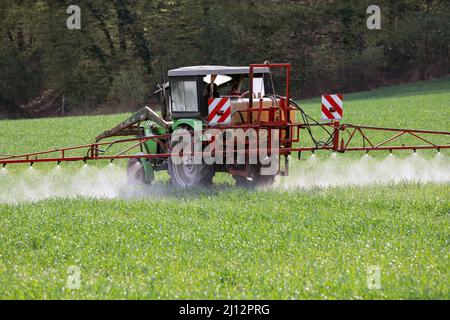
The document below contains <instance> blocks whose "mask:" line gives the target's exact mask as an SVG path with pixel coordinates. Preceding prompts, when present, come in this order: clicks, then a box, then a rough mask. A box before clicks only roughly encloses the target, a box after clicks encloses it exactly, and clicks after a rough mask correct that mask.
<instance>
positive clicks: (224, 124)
mask: <svg viewBox="0 0 450 320" xmlns="http://www.w3.org/2000/svg"><path fill="white" fill-rule="evenodd" d="M168 76H169V81H168V82H165V81H164V82H163V84H162V85H159V88H158V91H157V92H156V93H159V94H160V96H161V102H162V103H161V114H160V115H159V114H157V113H156V112H155V111H153V110H152V109H151V108H149V107H144V108H142V109H141V110H139V111H137V112H136V113H135V114H133V115H132V116H131V117H130V118H129V119H127V120H125V121H124V122H122V123H121V124H119V125H118V126H116V127H115V128H113V129H111V130H109V131H105V132H104V133H102V134H101V135H99V136H98V137H97V138H96V141H97V142H98V141H100V140H102V139H105V138H108V137H113V136H128V135H133V136H136V137H152V136H155V137H158V138H157V139H152V140H147V141H146V142H145V143H143V144H141V152H140V154H142V155H147V157H143V158H133V159H130V160H129V161H128V166H127V176H128V181H129V183H132V184H142V183H151V182H152V181H153V180H154V172H155V171H161V170H167V171H168V173H169V175H170V181H171V183H172V184H173V185H174V186H178V187H184V188H187V187H194V186H209V185H211V183H212V180H213V177H214V175H215V173H216V172H228V173H230V174H231V175H232V176H233V178H234V179H235V180H236V183H237V184H238V185H239V186H243V187H255V186H260V185H270V184H271V183H272V182H273V181H274V178H275V176H276V175H277V174H283V173H284V172H280V171H279V170H277V171H276V172H273V173H271V174H269V175H266V174H265V175H263V174H261V168H262V167H263V166H264V164H262V163H261V162H260V161H257V162H256V163H248V162H245V161H244V163H242V162H241V163H239V164H235V163H232V164H225V161H218V162H217V163H213V164H208V163H206V162H205V161H200V162H198V161H197V162H196V161H194V151H193V152H192V154H190V155H188V156H183V157H182V161H174V159H173V157H171V156H170V155H171V154H172V152H173V150H174V149H176V147H177V145H178V144H180V143H182V141H181V140H180V139H177V138H176V137H177V136H178V135H179V136H182V134H186V133H188V134H190V135H192V136H193V135H194V133H195V132H202V134H200V135H199V137H197V138H196V139H197V140H201V141H200V143H201V145H202V146H203V147H202V148H204V147H205V146H206V142H207V141H206V140H208V138H207V137H205V136H204V135H203V133H204V131H205V130H207V129H213V128H216V129H219V130H222V131H221V132H223V135H226V133H225V129H230V128H243V130H247V129H248V128H254V127H256V126H257V127H258V128H261V126H264V124H265V123H269V122H270V123H277V120H278V122H279V121H281V120H286V119H285V118H286V113H283V112H281V111H282V106H281V104H282V103H280V102H282V101H281V100H283V97H280V96H276V95H275V92H273V91H274V89H273V88H274V84H273V82H272V76H271V70H270V68H269V67H264V66H261V65H259V67H251V66H250V67H245V66H244V67H226V66H194V67H183V68H179V69H174V70H170V71H169V73H168ZM287 85H288V83H287ZM287 101H289V100H287ZM250 106H253V108H252V107H250ZM258 108H260V109H259V112H258V113H256V112H254V110H252V109H258ZM247 138H248V137H247ZM200 151H203V150H200ZM148 155H155V156H154V157H148ZM224 157H225V156H224ZM285 170H286V171H287V157H286V169H285Z"/></svg>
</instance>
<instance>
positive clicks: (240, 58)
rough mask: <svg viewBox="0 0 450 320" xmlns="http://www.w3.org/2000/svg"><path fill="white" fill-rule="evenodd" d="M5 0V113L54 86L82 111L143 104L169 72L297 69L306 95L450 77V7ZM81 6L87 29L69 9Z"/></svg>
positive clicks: (0, 41)
mask: <svg viewBox="0 0 450 320" xmlns="http://www.w3.org/2000/svg"><path fill="white" fill-rule="evenodd" d="M372 2H373V1H357V0H335V1H333V0H297V1H294V0H258V1H256V0H240V1H234V0H233V1H223V0H98V1H89V0H79V1H75V0H71V1H65V0H5V1H1V2H0V35H1V38H0V108H2V109H3V110H6V109H8V110H19V106H20V105H24V104H26V103H29V102H30V101H32V100H33V99H35V98H36V97H38V96H41V95H42V93H43V92H45V91H46V90H52V91H54V92H56V93H57V94H59V95H60V96H61V97H62V95H64V97H65V101H66V104H67V109H68V110H70V111H71V112H75V113H76V112H83V113H85V112H93V111H95V110H98V109H100V110H108V109H116V110H117V108H120V107H122V108H127V107H129V108H136V106H137V105H139V104H142V103H145V102H147V101H148V100H149V98H150V97H151V93H152V91H153V89H154V86H155V84H156V83H157V82H159V81H160V78H161V74H160V70H161V67H162V68H163V69H164V71H165V72H166V71H167V69H170V68H173V67H178V66H183V65H194V64H230V65H231V64H248V63H251V62H263V61H265V60H271V61H283V62H284V61H288V62H291V63H292V64H293V67H294V72H293V73H294V77H293V80H292V81H293V86H294V88H293V89H294V93H295V95H296V96H297V97H298V96H312V95H317V94H319V93H321V92H323V91H337V90H338V91H342V92H349V91H354V90H361V89H369V88H373V87H376V86H380V85H385V84H389V83H397V82H406V81H411V80H418V79H429V78H432V77H440V76H444V75H447V74H449V73H450V61H449V53H450V52H449V51H450V2H449V1H448V0H440V1H438V0H396V1H394V0H379V1H377V5H378V6H379V7H380V8H381V15H382V22H381V30H369V29H368V28H367V26H366V19H367V17H368V15H367V14H366V9H367V7H368V6H369V5H370V4H373V3H372ZM71 4H76V5H78V6H79V7H80V8H81V16H82V28H81V30H68V29H67V27H66V19H67V18H68V17H69V15H68V14H67V13H66V9H67V7H68V6H69V5H71Z"/></svg>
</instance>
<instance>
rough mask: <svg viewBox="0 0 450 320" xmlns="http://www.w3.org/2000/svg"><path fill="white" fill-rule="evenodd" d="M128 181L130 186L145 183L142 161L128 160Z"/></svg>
mask: <svg viewBox="0 0 450 320" xmlns="http://www.w3.org/2000/svg"><path fill="white" fill-rule="evenodd" d="M127 181H128V184H130V185H137V184H144V183H145V170H144V165H143V164H142V162H141V160H140V159H137V158H133V159H130V160H128V164H127Z"/></svg>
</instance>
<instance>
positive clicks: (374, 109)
mask: <svg viewBox="0 0 450 320" xmlns="http://www.w3.org/2000/svg"><path fill="white" fill-rule="evenodd" d="M302 105H303V106H304V109H305V110H306V111H307V112H308V113H309V114H311V115H312V116H313V117H315V118H319V116H320V101H319V99H314V100H308V101H304V102H303V103H302ZM344 108H345V111H344V112H345V114H344V121H343V122H346V123H354V124H366V125H378V126H385V127H398V128H415V129H430V130H442V131H450V121H449V120H450V78H447V79H441V80H436V81H429V82H419V83H414V84H409V85H402V86H397V87H390V88H382V89H379V90H374V91H370V92H362V93H357V94H348V95H345V98H344ZM127 116H128V115H127V114H118V115H111V116H93V117H73V118H57V119H37V120H16V121H10V120H7V121H6V120H3V121H0V153H4V154H14V153H19V152H25V151H30V152H31V151H38V150H44V149H49V148H54V147H63V146H70V145H77V144H84V143H90V142H92V140H93V138H94V137H95V136H96V135H98V134H99V133H100V132H102V131H104V130H106V129H109V128H110V127H112V126H114V125H115V124H117V123H118V122H120V121H122V120H123V119H124V118H125V117H127ZM378 138H380V139H381V138H383V137H382V136H379V137H378ZM405 141H407V140H405ZM441 142H442V141H441ZM443 142H444V143H445V142H448V141H443ZM363 157H364V154H361V153H354V154H343V155H338V156H337V157H334V159H332V157H331V156H330V153H321V154H317V159H315V160H312V159H311V155H309V154H308V155H304V159H303V160H296V156H293V157H292V158H293V159H292V160H291V165H292V168H291V176H290V177H286V178H282V179H279V180H278V181H276V184H275V186H274V187H273V188H271V189H265V190H246V189H240V188H236V187H235V186H234V185H233V182H232V179H231V178H230V177H228V176H227V175H224V174H218V175H217V176H216V177H215V183H214V186H213V187H212V188H208V189H191V190H179V189H172V188H170V187H169V186H168V185H167V180H168V176H167V174H166V173H157V177H156V178H157V181H156V183H155V184H154V185H151V186H148V187H142V188H135V190H130V189H129V188H127V187H126V185H125V183H124V182H125V181H124V179H125V174H124V168H125V161H119V162H117V163H114V165H110V164H109V163H107V162H103V163H95V164H94V163H89V164H88V166H87V167H84V166H83V164H82V163H81V164H79V163H70V164H62V165H61V167H60V168H58V169H56V168H55V164H35V165H34V167H33V169H29V167H28V166H25V165H18V166H11V167H9V166H8V167H7V168H6V170H3V171H1V169H0V299H450V291H449V283H450V260H449V252H450V251H449V249H450V200H449V194H450V162H449V158H450V154H449V152H448V151H445V150H443V151H442V152H441V153H440V154H439V155H437V152H436V151H434V152H431V151H430V152H428V151H421V152H419V153H418V155H415V156H413V155H411V152H408V151H405V152H403V153H401V152H394V155H393V156H391V157H393V158H394V159H389V158H388V157H389V155H388V152H386V153H383V152H381V153H378V154H375V153H373V154H370V155H369V157H368V159H367V158H366V159H364V158H363ZM364 161H366V162H364ZM344 175H345V176H344ZM353 182H355V183H353ZM374 268H375V269H376V270H379V284H380V287H377V288H374V287H371V286H370V285H368V279H369V278H370V277H371V276H372V273H371V271H368V270H374ZM74 270H75V271H74ZM73 283H75V284H76V285H75V286H72V284H73Z"/></svg>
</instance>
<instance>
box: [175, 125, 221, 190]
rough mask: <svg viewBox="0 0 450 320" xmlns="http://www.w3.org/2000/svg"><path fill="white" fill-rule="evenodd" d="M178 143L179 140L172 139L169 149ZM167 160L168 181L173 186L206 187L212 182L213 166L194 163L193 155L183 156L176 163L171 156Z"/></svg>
mask: <svg viewBox="0 0 450 320" xmlns="http://www.w3.org/2000/svg"><path fill="white" fill-rule="evenodd" d="M185 130H186V129H185ZM176 132H177V131H175V132H174V133H176ZM178 143H180V142H178V141H173V142H172V143H171V145H170V150H172V149H173V148H174V147H175V146H176V145H177V144H178ZM168 162H169V168H168V171H169V175H170V181H171V183H172V185H173V186H176V187H182V188H188V187H199V186H200V187H208V186H210V185H211V184H212V180H213V177H214V168H213V167H212V166H210V165H208V164H206V163H201V164H194V157H193V156H191V155H189V156H183V161H182V163H180V164H176V163H175V161H173V159H172V157H169V161H168Z"/></svg>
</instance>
